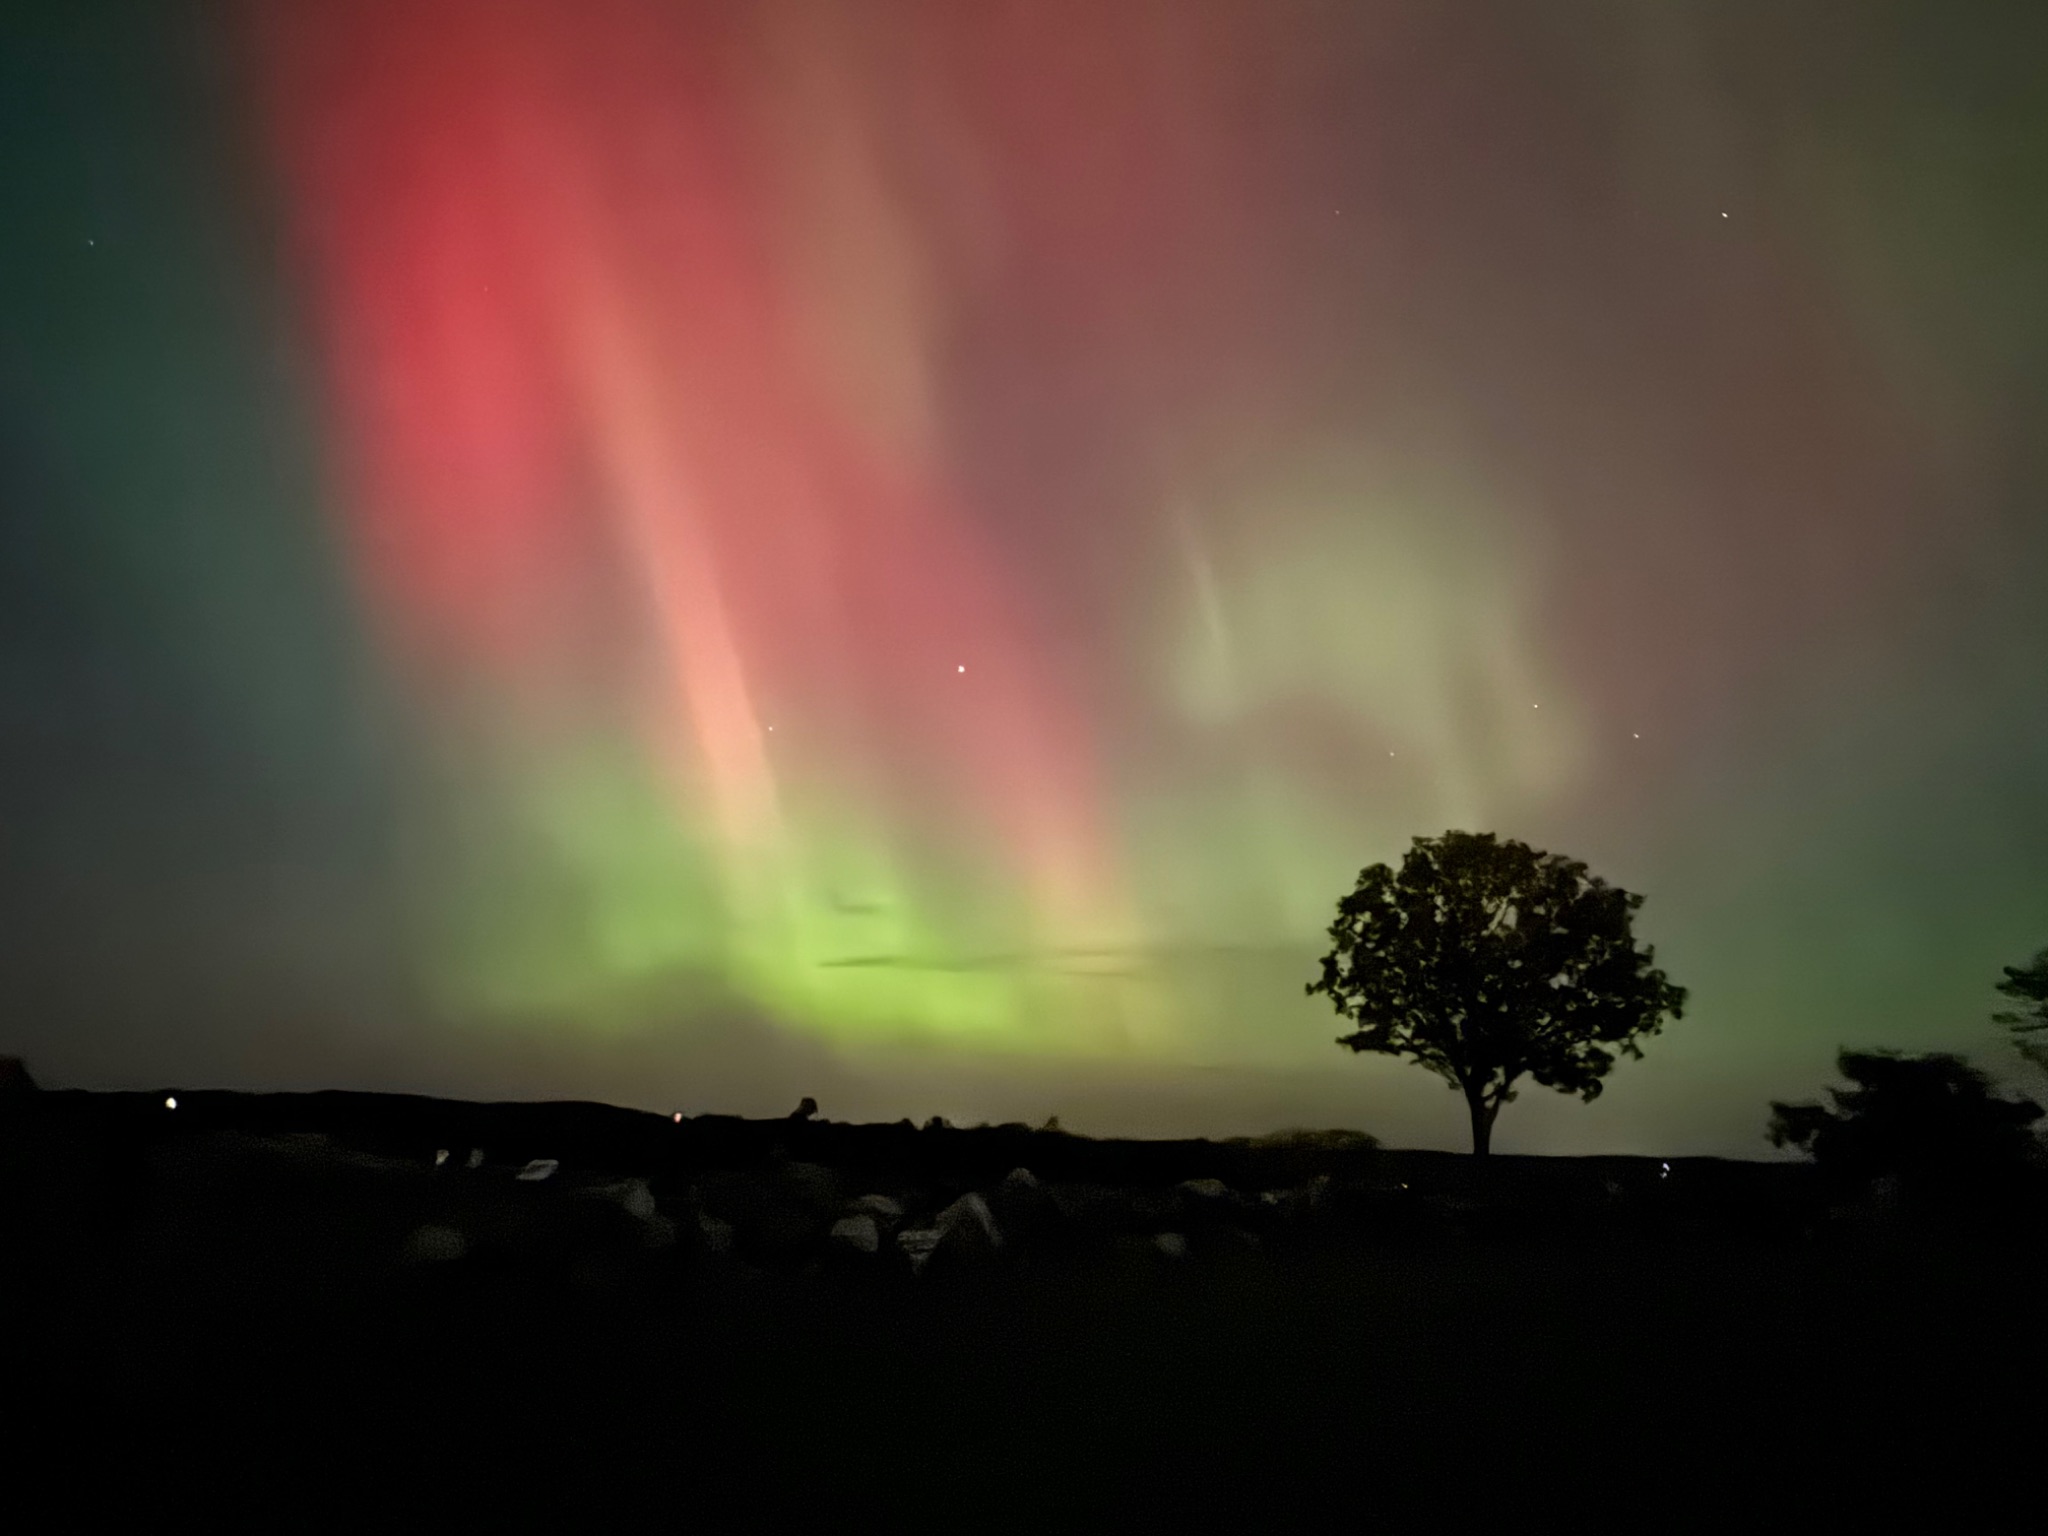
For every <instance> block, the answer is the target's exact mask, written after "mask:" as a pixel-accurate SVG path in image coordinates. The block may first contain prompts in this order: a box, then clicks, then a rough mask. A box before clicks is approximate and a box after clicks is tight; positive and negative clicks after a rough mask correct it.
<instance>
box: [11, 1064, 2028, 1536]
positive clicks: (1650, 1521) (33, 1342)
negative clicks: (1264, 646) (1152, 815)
mask: <svg viewBox="0 0 2048 1536" xmlns="http://www.w3.org/2000/svg"><path fill="white" fill-rule="evenodd" d="M164 1097H165V1096H164V1095H161V1094H159V1095H88V1094H69V1093H34V1092H28V1093H22V1094H15V1095H13V1096H11V1097H10V1098H9V1099H8V1100H6V1101H5V1103H4V1105H0V1159H4V1164H0V1177H4V1206H0V1223H4V1225H0V1240H4V1271H0V1282H4V1285H5V1287H6V1297H5V1299H6V1301H7V1304H8V1314H7V1315H8V1317H9V1339H8V1346H7V1374H8V1386H7V1390H8V1393H9V1397H10V1399H11V1402H12V1405H13V1406H14V1407H15V1409H16V1410H18V1411H17V1413H16V1415H15V1418H16V1422H17V1423H18V1425H19V1426H20V1427H19V1428H18V1429H17V1430H16V1431H15V1432H14V1433H13V1434H12V1435H11V1436H10V1437H9V1439H8V1442H7V1444H8V1447H9V1450H10V1452H11V1455H10V1469H11V1476H10V1482H11V1484H12V1486H13V1489H14V1491H15V1495H16V1496H18V1497H20V1498H23V1499H31V1498H32V1499H33V1500H34V1502H35V1504H36V1505H37V1506H38V1507H44V1506H45V1503H46V1501H47V1500H50V1499H53V1498H54V1499H55V1500H56V1501H57V1502H56V1503H54V1504H49V1505H48V1506H47V1507H51V1508H56V1509H59V1510H62V1511H64V1512H65V1514H64V1517H63V1518H61V1519H59V1520H58V1521H56V1522H48V1521H44V1522H40V1523H38V1524H37V1525H36V1527H35V1528H38V1529H60V1528H70V1527H80V1528H83V1527H89V1526H94V1525H97V1524H98V1523H99V1520H100V1518H101V1517H102V1516H103V1515H105V1514H108V1513H112V1512H115V1511H120V1512H123V1513H134V1514H139V1515H141V1516H143V1517H144V1518H148V1519H150V1520H151V1522H152V1523H153V1524H161V1523H169V1524H173V1525H176V1526H179V1527H186V1526H194V1525H197V1526H200V1527H203V1528H220V1527H248V1526H255V1527H260V1528H264V1529H298V1528H306V1527H315V1528H337V1527H347V1528H351V1529H359V1528H366V1527H372V1526H374V1527H379V1528H385V1529H412V1528H436V1529H450V1528H453V1529H470V1528H479V1527H492V1526H518V1527H544V1528H550V1529H610V1528H614V1527H616V1526H618V1525H619V1524H620V1522H622V1521H624V1520H626V1519H629V1518H631V1519H634V1520H635V1521H636V1522H637V1521H638V1520H641V1519H647V1520H653V1521H658V1522H660V1523H661V1524H662V1525H664V1526H665V1527H668V1528H675V1529H686V1528H693V1527H697V1526H700V1525H703V1526H709V1527H716V1528H734V1527H739V1528H745V1527H750V1526H764V1527H779V1526H784V1525H788V1524H791V1523H793V1522H795V1521H798V1520H801V1521H802V1522H804V1523H806V1524H811V1525H854V1524H859V1525H865V1524H870V1523H876V1522H887V1523H889V1524H890V1525H893V1526H900V1527H905V1528H920V1527H933V1528H966V1529H980V1528H996V1529H1018V1528H1028V1527H1044V1526H1047V1525H1048V1524H1050V1523H1054V1522H1056V1523H1058V1524H1060V1525H1069V1526H1075V1527H1079V1528H1082V1529H1089V1528H1097V1527H1105V1526H1111V1525H1116V1526H1129V1527H1133V1528H1137V1529H1152V1528H1160V1527H1165V1526H1168V1525H1195V1526H1214V1525H1225V1524H1227V1525H1236V1526H1251V1527H1254V1528H1257V1527H1261V1526H1264V1525H1269V1524H1271V1525H1286V1526H1292V1525H1301V1524H1312V1525H1316V1526H1321V1525H1324V1524H1333V1525H1335V1524H1341V1525H1346V1526H1356V1525H1376V1526H1380V1527H1386V1528H1392V1529H1412V1528H1421V1527H1425V1526H1426V1527H1429V1528H1435V1529H1464V1528H1466V1527H1468V1526H1471V1525H1474V1524H1477V1523H1480V1522H1481V1521H1482V1519H1484V1521H1485V1523H1488V1524H1491V1523H1493V1521H1494V1520H1495V1519H1497V1518H1505V1519H1513V1520H1516V1521H1518V1522H1528V1523H1533V1524H1534V1525H1535V1526H1536V1527H1537V1528H1553V1527H1558V1526H1565V1525H1570V1526H1588V1525H1590V1526H1595V1527H1616V1526H1625V1527H1630V1528H1648V1527H1651V1526H1653V1525H1654V1526H1661V1525H1665V1524H1671V1523H1676V1524H1679V1525H1682V1526H1687V1527H1694V1528H1701V1527H1704V1528H1722V1527H1724V1526H1725V1527H1737V1526H1739V1527H1741V1528H1762V1527H1765V1526H1779V1525H1783V1524H1787V1523H1790V1522H1794V1521H1799V1522H1806V1521H1811V1520H1816V1519H1819V1520H1827V1521H1829V1522H1830V1523H1835V1522H1838V1521H1841V1520H1847V1519H1852V1518H1853V1519H1864V1520H1868V1521H1870V1522H1871V1523H1873V1524H1875V1525H1877V1526H1879V1527H1885V1526H1890V1525H1895V1524H1901V1523H1906V1521H1907V1520H1908V1518H1909V1512H1911V1511H1917V1510H1919V1509H1921V1508H1923V1507H1925V1506H1926V1505H1927V1504H1928V1503H1929V1502H1930V1501H1938V1502H1939V1503H1940V1504H1942V1505H1945V1506H1946V1507H1947V1511H1948V1514H1949V1516H1950V1517H1951V1518H1966V1517H1969V1516H1970V1515H1971V1514H1972V1513H1973V1512H1978V1513H1981V1512H1986V1511H1989V1510H1991V1509H1993V1508H1995V1507H1996V1506H1997V1504H1998V1503H2000V1502H2002V1501H2004V1500H2005V1499H2007V1498H2009V1497H2018V1498H2019V1499H2020V1500H2021V1502H2020V1503H2019V1504H2018V1505H2015V1506H2012V1508H2013V1509H2014V1510H2016V1511H2025V1513H2024V1515H2023V1516H2022V1517H2021V1522H2020V1523H2022V1524H2024V1525H2028V1526H2031V1525H2032V1524H2034V1523H2035V1522H2036V1520H2037V1519H2038V1514H2037V1511H2038V1506H2039V1502H2040V1497H2041V1495H2040V1492H2039V1487H2040V1479H2039V1477H2038V1468H2039V1466H2040V1465H2041V1464H2042V1456H2043V1449H2044V1447H2043V1436H2042V1430H2043V1428H2044V1419H2048V1416H2044V1414H2043V1411H2042V1408H2041V1383H2042V1380H2043V1376H2042V1367H2043V1365H2044V1364H2048V1343H2044V1329H2043V1326H2042V1321H2043V1296H2044V1292H2043V1289H2042V1284H2041V1282H2042V1278H2043V1275H2044V1272H2048V1263H2044V1262H2043V1258H2042V1251H2041V1249H2040V1247H2039V1246H2038V1245H2037V1244H2036V1242H2035V1241H2034V1237H2035V1232H2036V1230H2037V1228H2038V1225H2039V1218H2038V1216H2037V1215H2035V1214H2034V1213H2033V1212H2032V1210H2031V1208H2030V1207H2028V1206H2027V1205H2025V1204H2024V1203H2022V1204H2013V1203H2011V1202H2006V1203H2003V1204H1990V1205H1979V1206H1977V1207H1976V1208H1967V1209H1966V1208H1964V1207H1966V1206H1968V1202H1967V1201H1964V1202H1962V1204H1961V1205H1956V1204H1954V1203H1951V1204H1950V1205H1949V1206H1948V1207H1946V1208H1942V1207H1939V1206H1933V1207H1931V1206H1930V1205H1929V1204H1928V1203H1927V1202H1924V1201H1923V1202H1920V1203H1917V1204H1916V1203H1915V1202H1914V1201H1913V1200H1912V1199H1910V1198H1907V1197H1904V1196H1902V1195H1901V1194H1900V1193H1899V1192H1897V1191H1893V1190H1889V1189H1886V1188H1877V1189H1871V1190H1864V1191H1860V1192H1857V1193H1855V1194H1854V1196H1853V1198H1845V1197H1844V1194H1843V1192H1842V1191H1840V1190H1829V1189H1826V1188H1824V1187H1823V1186H1822V1185H1820V1184H1819V1183H1817V1182H1816V1181H1815V1180H1814V1179H1813V1177H1812V1175H1811V1172H1810V1170H1808V1169H1805V1168H1803V1167H1795V1166H1786V1165H1765V1164H1745V1163H1727V1162H1715V1161H1706V1160H1701V1161H1678V1162H1674V1163H1671V1164H1668V1165H1666V1164H1662V1163H1660V1162H1657V1161H1654V1160H1641V1159H1534V1158H1530V1159H1523V1158H1505V1157H1503V1158H1496V1159H1493V1160H1491V1162H1490V1165H1488V1164H1475V1163H1474V1162H1472V1161H1471V1160H1469V1159H1463V1158H1457V1157H1450V1156H1445V1155H1441V1154H1430V1153H1401V1152H1391V1151H1385V1150H1381V1149H1378V1148H1376V1147H1374V1146H1372V1145H1370V1143H1369V1141H1367V1139H1365V1138H1357V1137H1352V1138H1344V1137H1337V1136H1295V1137H1284V1138H1272V1139H1269V1140H1267V1141H1264V1142H1256V1143H1255V1142H1238V1143H1222V1144H1217V1143H1200V1142H1196V1143H1117V1142H1098V1141H1090V1140H1087V1139H1085V1138H1080V1137H1070V1136H1064V1135H1061V1134H1058V1133H1056V1132H1034V1131H1030V1130H1027V1129H1025V1128H1023V1127H994V1128H985V1129H978V1130H955V1129H952V1128H949V1127H940V1126H933V1127H930V1128H926V1129H917V1128H914V1127H911V1126H909V1125H908V1124H907V1123H906V1124H904V1125H900V1126H843V1125H834V1124H830V1123H825V1122H818V1121H809V1122H801V1121H790V1122H780V1121H777V1122H762V1121H740V1120H731V1119H723V1118H717V1117H702V1118H698V1119H694V1120H685V1121H682V1122H680V1123H678V1122H675V1121H672V1120H664V1119H660V1118H658V1117H654V1116H648V1115H641V1114H634V1113H630V1112H627V1111H622V1110H615V1109H609V1108H605V1107H603V1106H592V1105H470V1104H457V1103H447V1102H441V1101H432V1100H421V1099H395V1098H386V1097H378V1096H366V1095H344V1094H320V1095H305V1096H293V1095H275V1096H241V1095H229V1094H198V1095H190V1094H186V1095H180V1096H179V1103H178V1107H177V1109H175V1110H170V1109H167V1108H166V1107H165V1105H164ZM442 1154H445V1155H442ZM542 1159H545V1160H550V1161H552V1162H553V1164H554V1166H553V1167H552V1168H550V1167H549V1166H548V1163H547V1162H537V1161H536V1160H542ZM472 1164H474V1166H472ZM1019 1169H1022V1170H1028V1172H1025V1173H1018V1172H1016V1171H1015V1170H1019ZM522 1172H525V1173H527V1174H528V1175H529V1176H528V1177H526V1178H524V1179H522V1178H521V1177H519V1175H520V1174H521V1173H522ZM543 1175H544V1176H543ZM20 1528H22V1529H28V1528H30V1527H28V1526H23V1527H20Z"/></svg>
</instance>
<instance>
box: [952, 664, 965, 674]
mask: <svg viewBox="0 0 2048 1536" xmlns="http://www.w3.org/2000/svg"><path fill="white" fill-rule="evenodd" d="M953 670H954V671H955V672H965V671H966V670H967V666H966V664H965V663H964V662H963V663H962V664H961V665H959V666H957V667H955V668H954V669H953Z"/></svg>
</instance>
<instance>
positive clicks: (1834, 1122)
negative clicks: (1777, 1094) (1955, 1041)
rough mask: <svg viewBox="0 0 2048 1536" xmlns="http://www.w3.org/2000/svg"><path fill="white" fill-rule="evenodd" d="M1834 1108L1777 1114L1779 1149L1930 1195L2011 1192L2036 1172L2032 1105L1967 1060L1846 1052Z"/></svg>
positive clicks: (1806, 1107) (1830, 1170)
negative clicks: (1843, 1082)
mask: <svg viewBox="0 0 2048 1536" xmlns="http://www.w3.org/2000/svg"><path fill="white" fill-rule="evenodd" d="M1835 1060H1836V1067H1837V1069H1838V1070H1839V1071H1840V1072H1841V1074H1842V1076H1843V1077H1845V1078H1847V1079H1848V1080H1849V1083H1850V1086H1849V1087H1847V1088H1831V1089H1829V1090H1828V1097H1829V1098H1830V1099H1831V1100H1832V1101H1833V1103H1832V1105H1831V1106H1830V1105H1823V1104H1816V1103H1803V1104H1783V1103H1777V1102H1773V1103H1772V1105H1771V1124H1770V1131H1769V1135H1770V1139H1771V1143H1772V1145H1774V1146H1779V1147H1795V1148H1797V1149H1798V1150H1799V1151H1801V1152H1804V1153H1805V1154H1806V1155H1807V1156H1808V1157H1810V1158H1812V1159H1813V1161H1814V1163H1815V1164H1816V1165H1817V1166H1818V1167H1819V1168H1821V1169H1822V1170H1823V1171H1824V1172H1825V1173H1827V1174H1829V1175H1830V1176H1832V1177H1833V1178H1835V1179H1837V1180H1841V1181H1861V1180H1869V1179H1877V1178H1885V1177H1893V1178H1897V1179H1899V1180H1900V1181H1901V1182H1902V1183H1904V1184H1906V1185H1908V1186H1910V1187H1914V1188H1917V1189H1919V1190H1921V1191H1923V1192H1950V1193H1952V1192H1954V1191H1956V1190H1958V1189H1962V1188H1966V1187H1967V1188H1977V1189H1983V1188H1986V1187H1987V1186H1995V1187H1997V1188H2001V1189H2002V1188H2004V1187H2006V1186H2007V1185H2008V1184H2009V1183H2010V1182H2011V1180H2012V1178H2013V1177H2014V1176H2016V1175H2018V1174H2020V1173H2022V1172H2024V1171H2025V1170H2027V1169H2028V1168H2030V1167H2032V1166H2034V1165H2036V1164H2037V1162H2038V1160H2039V1157H2040V1151H2041V1148H2040V1143H2039V1142H2038V1141H2036V1140H2035V1138H2034V1136H2033V1134H2032V1132H2031V1130H2030V1127H2031V1126H2032V1125H2033V1123H2034V1122H2035V1121H2036V1120H2038V1119H2040V1118H2041V1114H2042V1109H2041V1106H2040V1105H2038V1104H2036V1103H2035V1102H2034V1101H2033V1100H2031V1099H2025V1098H2019V1099H2008V1098H2003V1097H2000V1096H1999V1095H1998V1094H1996V1093H1994V1092H1993V1091H1992V1085H1991V1082H1990V1080H1989V1079H1988V1078H1987V1077H1985V1075H1984V1074H1983V1073H1982V1072H1979V1071H1978V1070H1977V1069H1976V1068H1975V1067H1972V1066H1971V1065H1970V1064H1969V1063H1968V1062H1966V1061H1964V1060H1963V1059H1962V1058H1961V1057H1959V1056H1952V1055H1946V1054H1941V1053H1935V1054H1930V1055H1922V1056H1910V1055H1901V1054H1899V1053H1897V1052H1894V1051H1843V1052H1841V1053H1840V1055H1838V1056H1837V1057H1836V1059H1835Z"/></svg>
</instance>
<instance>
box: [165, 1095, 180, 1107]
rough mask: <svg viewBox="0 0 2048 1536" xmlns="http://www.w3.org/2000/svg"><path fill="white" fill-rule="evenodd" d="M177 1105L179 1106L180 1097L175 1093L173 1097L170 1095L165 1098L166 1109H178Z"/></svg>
mask: <svg viewBox="0 0 2048 1536" xmlns="http://www.w3.org/2000/svg"><path fill="white" fill-rule="evenodd" d="M177 1107H178V1097H177V1095H176V1094H173V1095H171V1097H169V1098H168V1099H165V1100H164V1108H165V1109H176V1108H177Z"/></svg>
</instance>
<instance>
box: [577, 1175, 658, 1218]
mask: <svg viewBox="0 0 2048 1536" xmlns="http://www.w3.org/2000/svg"><path fill="white" fill-rule="evenodd" d="M583 1194H584V1195H585V1196H587V1197H588V1198H590V1199H593V1200H609V1201H611V1202H612V1204H614V1205H616V1206H618V1208H619V1209H620V1210H622V1211H624V1212H625V1213H626V1214H627V1215H628V1216H631V1217H632V1218H633V1219H634V1220H635V1221H653V1220H654V1219H655V1217H656V1216H658V1215H659V1214H660V1208H659V1207H658V1206H657V1205H656V1204H655V1201H654V1191H653V1190H651V1189H649V1188H648V1187H647V1181H646V1180H645V1179H621V1180H620V1181H619V1182H618V1183H616V1184H593V1185H591V1186H590V1188H588V1189H586V1190H584V1191H583Z"/></svg>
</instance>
